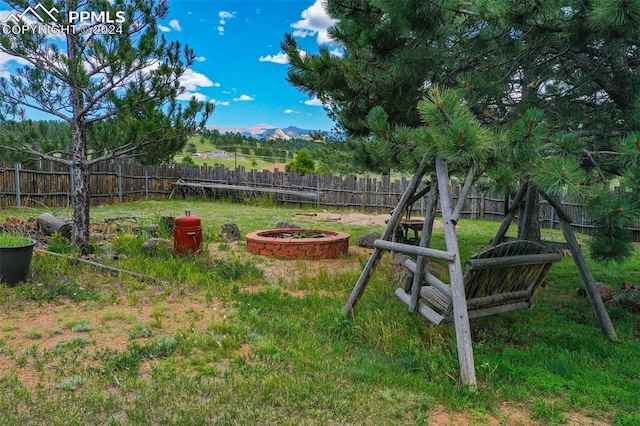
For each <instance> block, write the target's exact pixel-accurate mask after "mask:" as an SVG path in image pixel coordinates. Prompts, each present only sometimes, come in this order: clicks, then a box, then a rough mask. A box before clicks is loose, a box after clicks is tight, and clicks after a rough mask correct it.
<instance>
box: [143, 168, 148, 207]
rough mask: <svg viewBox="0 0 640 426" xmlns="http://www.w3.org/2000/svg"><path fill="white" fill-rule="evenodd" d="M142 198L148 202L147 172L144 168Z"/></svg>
mask: <svg viewBox="0 0 640 426" xmlns="http://www.w3.org/2000/svg"><path fill="white" fill-rule="evenodd" d="M144 198H145V200H147V201H149V170H147V168H146V167H145V168H144Z"/></svg>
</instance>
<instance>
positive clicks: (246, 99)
mask: <svg viewBox="0 0 640 426" xmlns="http://www.w3.org/2000/svg"><path fill="white" fill-rule="evenodd" d="M233 100H234V101H235V102H238V101H253V100H255V98H254V97H252V96H249V95H240V96H239V97H237V98H233Z"/></svg>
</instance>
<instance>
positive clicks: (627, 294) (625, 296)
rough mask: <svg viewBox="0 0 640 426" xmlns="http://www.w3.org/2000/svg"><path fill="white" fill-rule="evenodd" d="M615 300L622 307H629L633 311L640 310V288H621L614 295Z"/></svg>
mask: <svg viewBox="0 0 640 426" xmlns="http://www.w3.org/2000/svg"><path fill="white" fill-rule="evenodd" d="M613 301H614V302H615V303H617V304H618V305H619V306H620V307H621V308H624V309H629V310H630V311H631V312H640V289H639V288H637V287H633V288H631V289H627V290H620V291H619V292H618V293H616V295H615V296H613Z"/></svg>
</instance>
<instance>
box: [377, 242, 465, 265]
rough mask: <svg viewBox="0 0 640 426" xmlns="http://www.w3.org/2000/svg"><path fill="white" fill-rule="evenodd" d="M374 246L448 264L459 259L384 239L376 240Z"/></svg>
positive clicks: (453, 254)
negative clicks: (444, 261) (430, 258)
mask: <svg viewBox="0 0 640 426" xmlns="http://www.w3.org/2000/svg"><path fill="white" fill-rule="evenodd" d="M373 245H374V247H376V248H380V249H384V250H393V251H399V252H400V253H404V254H413V255H417V256H427V257H432V258H434V259H440V260H446V261H448V262H453V260H454V259H455V258H456V257H457V255H456V253H452V252H448V251H443V250H438V249H432V248H428V247H420V246H414V245H412V244H402V243H394V242H391V241H385V240H383V239H379V240H375V241H374V242H373Z"/></svg>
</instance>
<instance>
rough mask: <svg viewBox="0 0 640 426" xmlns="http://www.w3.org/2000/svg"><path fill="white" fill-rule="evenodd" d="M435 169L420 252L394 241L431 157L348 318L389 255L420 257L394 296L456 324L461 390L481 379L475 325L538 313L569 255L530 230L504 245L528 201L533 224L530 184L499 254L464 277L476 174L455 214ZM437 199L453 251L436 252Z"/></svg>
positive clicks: (605, 320)
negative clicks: (538, 299)
mask: <svg viewBox="0 0 640 426" xmlns="http://www.w3.org/2000/svg"><path fill="white" fill-rule="evenodd" d="M435 166H436V178H437V184H435V183H433V182H432V184H431V187H430V190H429V198H428V201H427V209H426V211H427V214H426V215H425V219H424V225H423V228H422V236H421V238H420V243H419V245H411V244H404V243H398V242H395V241H394V239H395V238H394V235H395V232H396V228H397V226H398V224H399V223H400V220H401V217H402V214H403V212H404V211H405V210H406V209H407V208H408V206H409V205H410V204H412V203H413V202H414V201H415V200H416V199H417V198H419V197H421V196H422V195H424V193H425V191H422V192H420V193H418V194H416V190H417V188H418V186H419V184H420V181H421V180H422V178H423V176H424V175H425V173H426V170H427V168H428V158H427V157H426V156H425V158H423V159H422V162H421V163H420V165H419V166H418V169H417V171H416V173H415V175H414V176H413V178H412V180H411V182H410V183H409V185H408V187H407V189H406V191H405V193H404V194H403V195H402V197H401V198H400V201H399V202H398V205H397V207H396V208H395V209H394V210H393V214H392V216H391V218H390V219H389V221H388V223H387V227H386V229H385V231H384V233H383V234H382V236H381V237H380V239H378V240H376V241H375V242H374V247H375V250H374V252H373V253H372V255H371V257H370V258H369V261H368V262H367V264H366V265H365V267H364V269H363V271H362V273H361V274H360V278H359V279H358V281H357V282H356V284H355V286H354V288H353V291H352V292H351V295H350V296H349V299H348V300H347V302H346V304H345V306H344V308H343V310H342V312H343V314H345V315H347V314H349V313H350V312H351V311H352V310H353V308H354V307H355V305H356V303H357V302H358V300H359V298H360V297H361V296H362V294H363V292H364V290H365V287H366V285H367V283H368V281H369V278H370V276H371V273H372V272H373V270H374V268H375V267H376V265H377V263H378V261H379V260H380V258H381V256H382V253H383V252H384V251H385V250H388V251H392V252H394V253H395V252H398V253H402V254H405V255H410V256H413V257H407V258H406V259H405V260H404V261H403V262H402V265H403V266H404V267H406V268H407V269H408V270H409V271H410V273H411V274H410V275H409V277H410V278H409V279H408V280H407V282H405V284H404V287H400V288H398V289H396V290H395V295H396V296H397V297H398V298H399V299H400V300H401V301H403V302H404V303H405V304H407V305H408V306H409V311H410V312H414V313H418V314H420V315H421V316H423V317H425V318H426V319H428V320H429V321H431V322H432V323H434V324H436V325H440V324H442V323H445V322H449V321H451V322H453V323H454V325H455V330H456V342H457V346H458V360H459V363H460V378H461V381H462V383H464V384H466V385H470V386H475V385H476V376H475V367H474V362H473V350H472V346H471V331H470V327H469V319H470V318H477V317H483V316H487V315H494V314H499V313H502V312H508V311H512V310H516V309H525V308H530V307H532V306H533V296H534V295H535V293H536V291H537V290H538V289H539V288H540V287H541V286H542V284H543V283H544V280H545V278H546V276H547V274H548V273H549V271H550V269H551V267H552V265H553V263H555V262H558V261H560V260H561V258H562V255H561V254H559V253H554V252H552V251H551V250H549V249H547V247H545V246H544V245H542V244H539V243H536V242H532V241H528V240H526V236H527V234H528V231H526V229H527V228H528V226H524V228H525V233H524V234H521V235H520V239H519V240H516V241H511V242H506V243H501V242H502V240H503V238H504V236H505V235H506V232H507V230H508V227H509V224H510V223H511V221H512V219H513V217H514V214H515V211H516V210H517V207H518V205H519V204H520V202H521V201H522V200H523V199H524V198H525V195H526V204H525V214H524V215H523V218H522V220H523V222H527V221H530V215H531V212H532V210H533V208H532V206H533V200H534V196H537V194H538V192H537V191H536V190H535V189H533V188H531V187H529V186H528V185H523V186H522V187H521V188H520V190H519V191H518V193H517V194H516V196H515V198H514V201H513V203H512V207H511V208H510V209H509V211H508V212H507V215H506V217H505V220H504V221H503V223H502V226H501V227H500V229H499V230H498V233H497V235H496V238H494V240H493V242H492V247H490V248H489V249H488V250H486V251H483V252H481V253H478V254H476V255H475V256H473V257H471V258H470V259H469V260H468V261H467V262H466V272H463V268H462V262H461V260H460V251H459V248H458V239H457V235H456V224H457V222H458V219H459V217H460V215H461V212H462V207H463V203H464V201H465V199H466V198H467V195H468V194H469V191H470V189H471V185H472V182H473V179H474V176H475V170H474V169H472V170H470V171H469V174H468V176H467V179H466V181H465V184H464V186H463V188H462V191H461V193H460V197H459V199H458V202H457V205H456V206H455V207H454V206H453V203H452V197H451V193H450V188H449V172H448V169H447V164H446V162H445V160H444V159H443V158H442V157H441V156H439V155H438V156H436V160H435ZM438 195H439V199H440V208H441V211H442V222H443V229H444V237H445V244H446V250H438V249H433V248H430V247H429V245H430V240H431V235H432V231H433V223H434V219H435V207H436V204H437V201H438V200H437V198H438ZM542 195H543V196H544V197H545V198H546V199H547V200H549V202H550V204H551V205H552V206H553V207H554V209H555V210H556V213H557V214H558V217H559V219H560V224H561V227H562V230H563V232H564V235H565V238H566V241H567V245H568V246H569V248H570V250H571V252H572V256H573V259H574V261H575V262H576V265H577V266H578V270H579V272H580V275H581V277H582V279H583V282H584V284H585V288H586V290H587V294H588V296H589V299H590V301H591V304H592V306H593V307H594V310H595V312H596V315H597V316H598V319H599V321H600V324H601V327H602V329H603V331H604V333H605V335H606V336H607V337H609V338H614V337H615V332H614V330H613V326H612V324H611V321H610V319H609V316H608V314H607V312H606V309H605V308H604V304H603V302H602V299H601V298H600V295H599V293H598V291H597V289H596V285H595V281H594V280H593V277H592V276H591V273H590V272H589V269H588V268H587V265H586V261H585V259H584V257H583V255H582V252H581V250H580V246H579V244H578V242H577V240H576V238H575V235H574V234H573V230H572V229H571V226H570V220H569V218H568V216H567V215H566V214H565V213H564V212H563V211H562V208H561V206H560V205H559V203H557V202H556V201H555V200H554V199H553V198H552V197H549V196H548V195H546V194H542ZM429 259H437V260H442V261H446V262H447V264H448V272H449V283H448V284H447V283H444V282H443V281H441V280H440V279H439V278H437V277H436V276H435V275H433V274H432V273H431V272H429V271H428V270H427V269H426V267H425V265H426V264H427V261H428V260H429Z"/></svg>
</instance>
